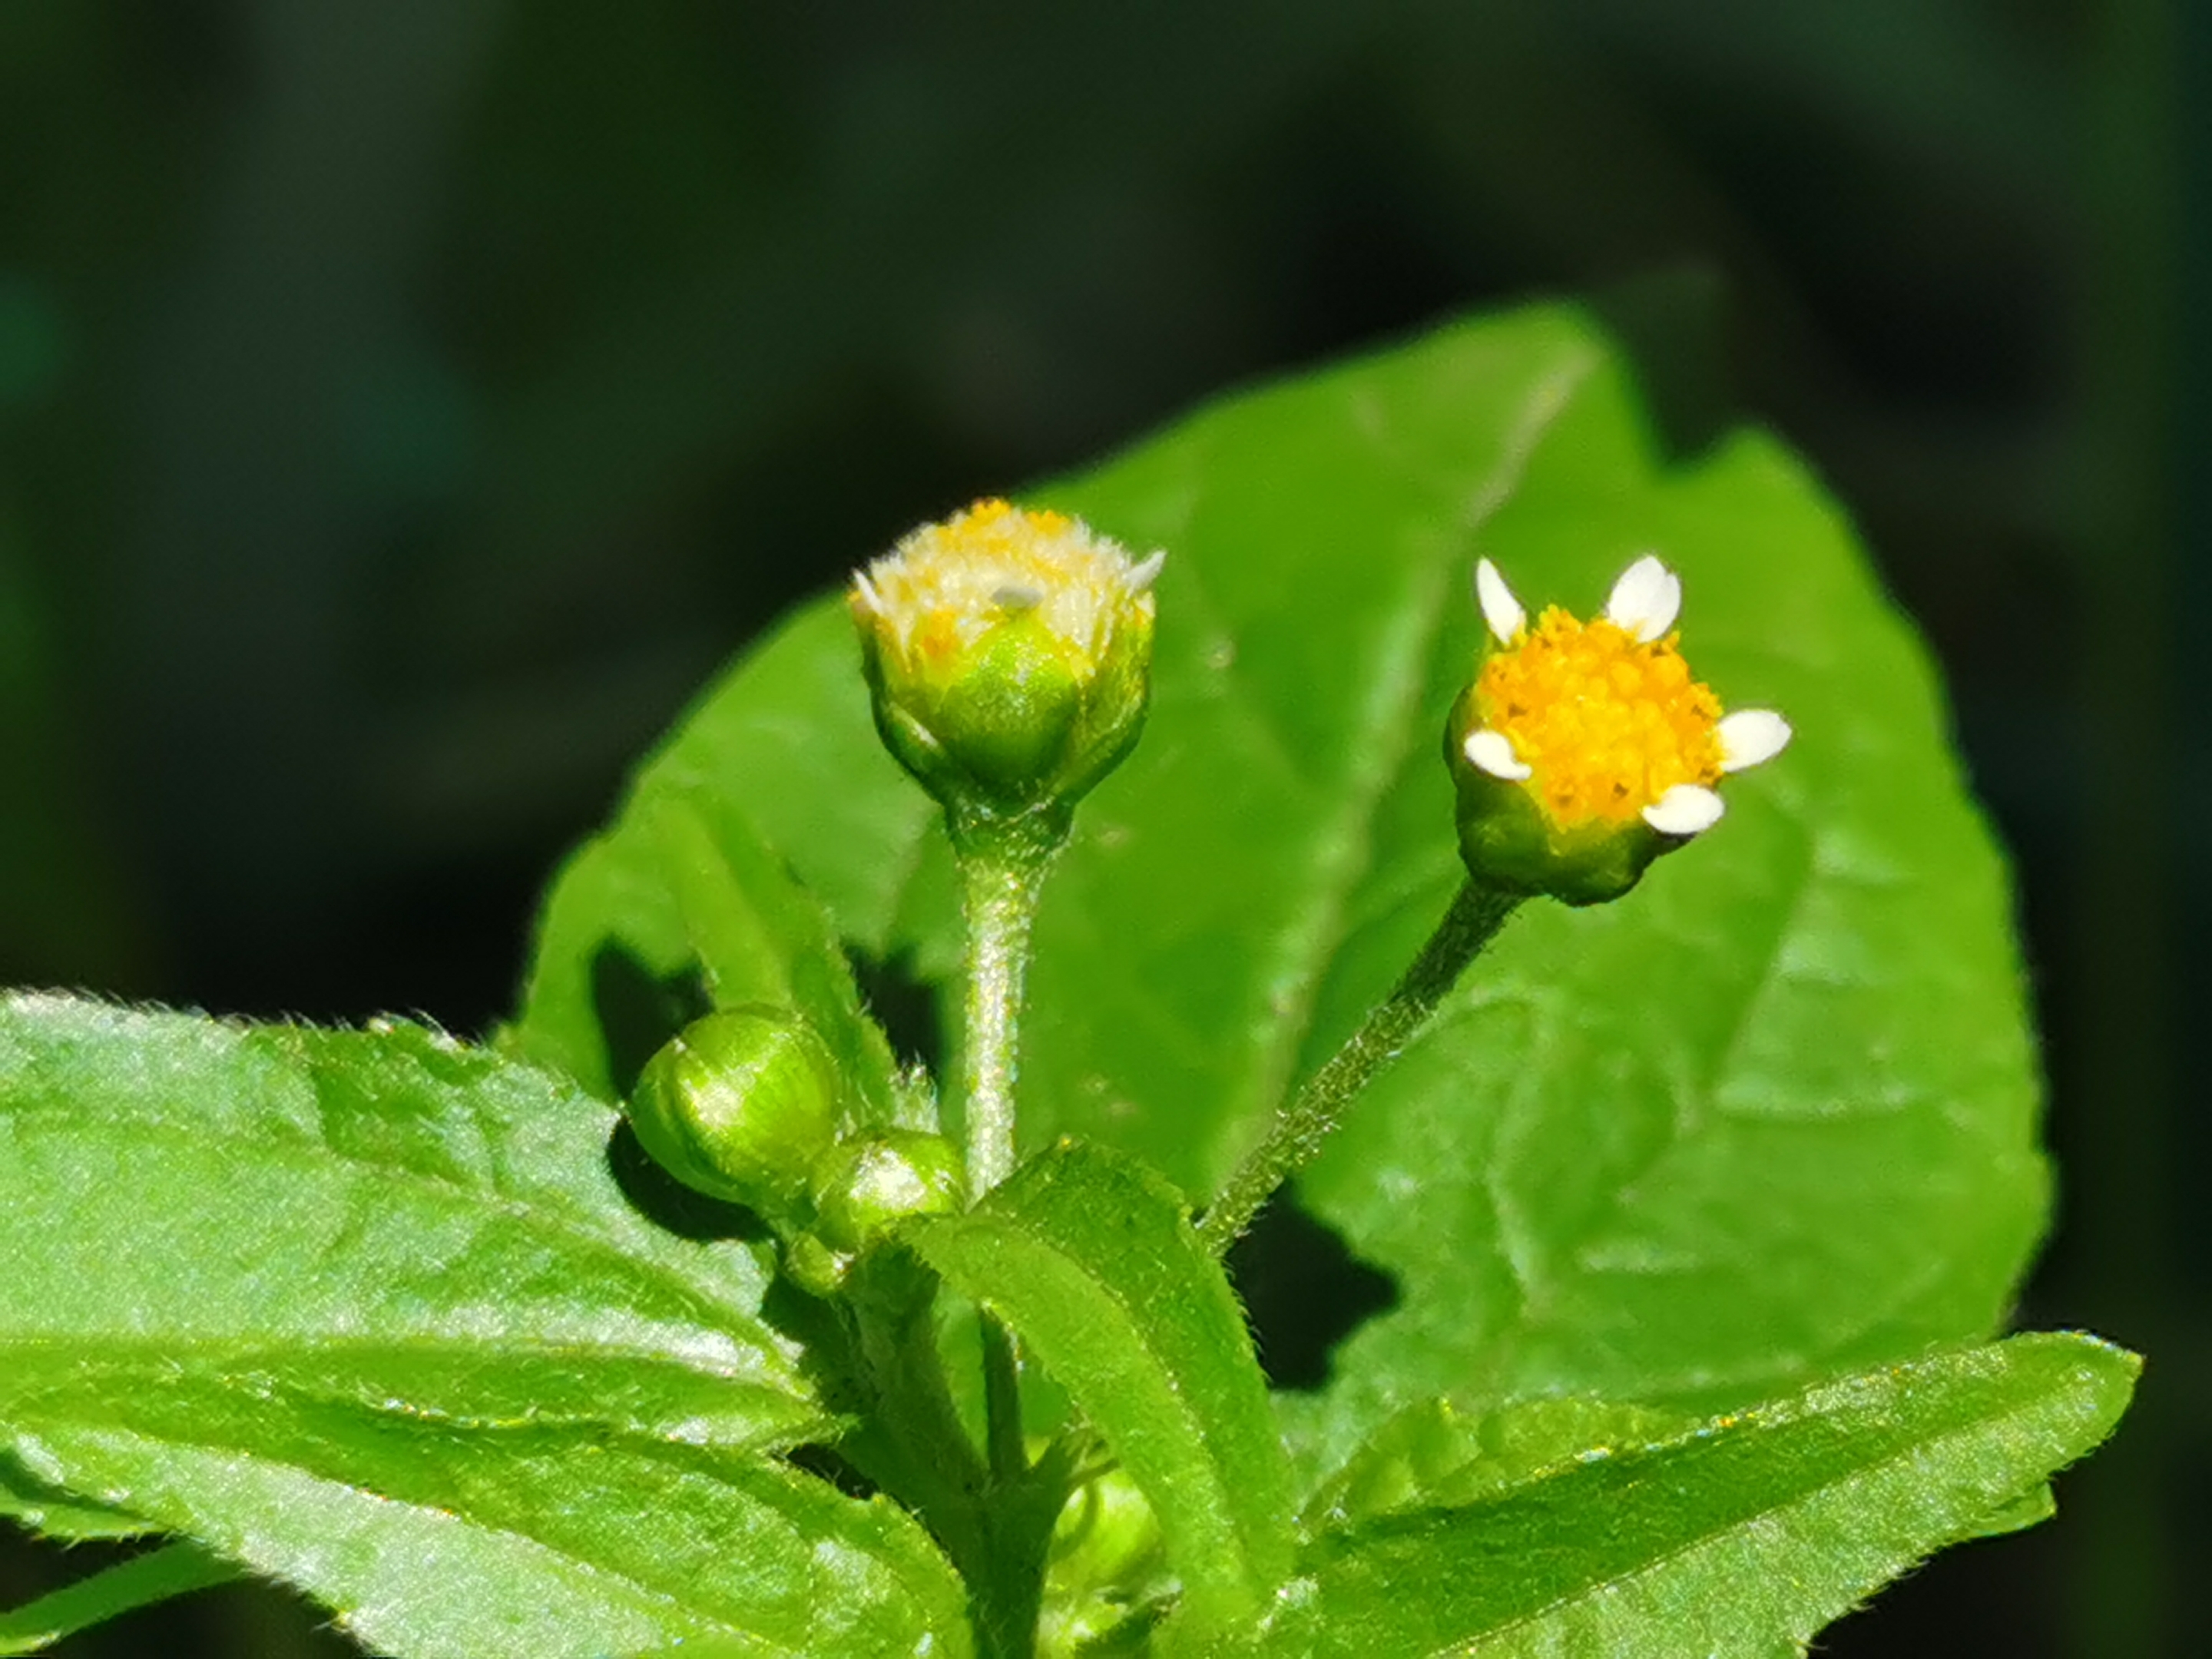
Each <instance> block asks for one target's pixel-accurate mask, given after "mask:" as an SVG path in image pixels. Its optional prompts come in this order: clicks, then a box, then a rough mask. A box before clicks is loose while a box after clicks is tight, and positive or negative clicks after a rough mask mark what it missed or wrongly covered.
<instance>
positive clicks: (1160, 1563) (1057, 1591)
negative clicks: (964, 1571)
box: [1037, 1468, 1166, 1659]
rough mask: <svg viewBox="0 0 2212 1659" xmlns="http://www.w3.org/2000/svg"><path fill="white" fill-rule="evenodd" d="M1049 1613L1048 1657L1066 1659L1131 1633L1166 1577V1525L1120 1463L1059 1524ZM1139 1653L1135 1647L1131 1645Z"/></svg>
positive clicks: (1072, 1501) (1069, 1505) (1041, 1629)
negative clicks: (1162, 1525)
mask: <svg viewBox="0 0 2212 1659" xmlns="http://www.w3.org/2000/svg"><path fill="white" fill-rule="evenodd" d="M1045 1572H1046V1576H1045V1606H1046V1609H1047V1611H1046V1612H1045V1613H1044V1616H1043V1618H1042V1621H1041V1622H1040V1623H1039V1625H1038V1627H1037V1651H1038V1653H1039V1655H1040V1656H1042V1659H1062V1656H1074V1655H1077V1654H1080V1653H1083V1652H1085V1650H1094V1649H1092V1644H1100V1643H1102V1641H1103V1638H1108V1637H1109V1635H1111V1634H1112V1633H1114V1632H1121V1634H1122V1635H1124V1636H1125V1637H1126V1636H1128V1635H1132V1634H1134V1633H1136V1632H1138V1631H1139V1630H1141V1629H1142V1628H1143V1626H1131V1625H1130V1624H1129V1623H1128V1621H1129V1620H1131V1619H1132V1618H1133V1617H1137V1618H1141V1617H1142V1616H1143V1615H1142V1614H1140V1613H1136V1612H1135V1611H1134V1609H1135V1608H1136V1607H1137V1606H1138V1604H1139V1602H1140V1601H1142V1600H1143V1599H1144V1596H1145V1594H1146V1592H1147V1591H1148V1590H1150V1589H1152V1588H1153V1587H1155V1586H1156V1585H1158V1583H1160V1582H1161V1581H1162V1580H1163V1579H1164V1577H1165V1575H1166V1561H1165V1558H1164V1550H1163V1548H1162V1546H1161V1540H1160V1526H1159V1522H1158V1519H1156V1518H1155V1517H1154V1516H1153V1514H1152V1505H1151V1504H1148V1503H1146V1501H1145V1496H1144V1494H1143V1492H1140V1491H1139V1490H1138V1487H1137V1483H1136V1482H1135V1481H1133V1480H1131V1479H1130V1478H1129V1477H1128V1475H1127V1473H1125V1472H1124V1471H1122V1470H1121V1469H1118V1468H1115V1469H1109V1470H1108V1471H1107V1472H1106V1473H1105V1474H1101V1475H1098V1476H1097V1477H1095V1478H1093V1479H1092V1480H1088V1481H1085V1483H1084V1484H1083V1485H1082V1486H1079V1487H1077V1488H1076V1489H1075V1491H1074V1492H1073V1493H1071V1494H1070V1495H1069V1497H1068V1499H1067V1502H1066V1504H1064V1505H1063V1506H1062V1508H1061V1510H1060V1520H1059V1522H1058V1524H1057V1525H1055V1526H1054V1528H1053V1535H1052V1551H1051V1555H1050V1557H1049V1559H1048V1565H1047V1567H1046V1570H1045ZM1133 1650H1134V1649H1133V1648H1132V1649H1131V1651H1133Z"/></svg>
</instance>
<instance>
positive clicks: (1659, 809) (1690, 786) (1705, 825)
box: [1644, 783, 1728, 836]
mask: <svg viewBox="0 0 2212 1659" xmlns="http://www.w3.org/2000/svg"><path fill="white" fill-rule="evenodd" d="M1727 810H1728V808H1727V807H1726V806H1724V805H1723V804H1722V802H1721V798H1720V797H1719V796H1718V795H1716V794H1715V793H1713V792H1712V791H1711V790H1710V789H1708V788H1706V787H1705V785H1703V784H1702V783H1678V784H1676V785H1675V786H1674V787H1673V788H1671V789H1669V790H1668V792H1667V793H1665V794H1663V795H1662V796H1660V797H1659V799H1657V800H1656V801H1653V802H1652V803H1651V805H1649V806H1647V807H1645V808H1644V823H1648V824H1650V826H1651V827H1652V828H1653V829H1656V830H1657V831H1658V832H1659V833H1660V834H1661V835H1662V836H1695V835H1700V834H1702V833H1703V832H1705V830H1707V829H1711V828H1712V827H1713V826H1714V825H1715V824H1717V823H1719V822H1720V821H1721V814H1722V813H1723V812H1724V811H1727Z"/></svg>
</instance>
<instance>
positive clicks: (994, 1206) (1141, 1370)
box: [902, 1144, 1291, 1627]
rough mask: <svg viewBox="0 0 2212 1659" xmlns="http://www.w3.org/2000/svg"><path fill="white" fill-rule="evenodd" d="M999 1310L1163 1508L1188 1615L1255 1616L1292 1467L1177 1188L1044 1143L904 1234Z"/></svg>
mask: <svg viewBox="0 0 2212 1659" xmlns="http://www.w3.org/2000/svg"><path fill="white" fill-rule="evenodd" d="M902 1237H904V1238H905V1239H906V1240H907V1242H908V1243H909V1244H911V1246H912V1247H913V1248H914V1249H915V1251H916V1252H918V1253H919V1254H920V1255H921V1257H922V1258H923V1259H924V1260H925V1261H927V1262H928V1263H929V1264H930V1266H932V1267H934V1268H936V1269H937V1270H938V1272H939V1273H942V1274H943V1275H944V1276H945V1279H946V1281H947V1282H948V1283H950V1284H951V1285H953V1286H954V1287H955V1288H956V1289H957V1290H958V1291H961V1292H962V1293H963V1294H964V1295H966V1296H969V1297H974V1298H975V1300H976V1301H977V1302H979V1303H981V1304H984V1305H985V1306H986V1307H988V1308H990V1309H992V1310H994V1311H995V1312H997V1313H998V1314H999V1315H1000V1316H1001V1317H1002V1318H1004V1319H1005V1321H1006V1323H1007V1324H1008V1325H1010V1326H1011V1327H1012V1328H1013V1329H1014V1330H1015V1331H1016V1332H1017V1333H1018V1334H1019V1335H1020V1336H1021V1338H1022V1340H1023V1342H1024V1345H1025V1346H1027V1347H1028V1349H1029V1350H1030V1352H1033V1353H1034V1354H1035V1356H1036V1358H1037V1359H1038V1360H1039V1361H1041V1362H1042V1364H1043V1365H1044V1367H1045V1369H1046V1370H1048V1371H1050V1372H1051V1373H1052V1375H1053V1376H1054V1379H1055V1380H1056V1381H1057V1382H1058V1383H1060V1386H1061V1387H1063V1388H1064V1389H1066V1390H1067V1392H1068V1394H1069V1395H1070V1396H1071V1397H1073V1400H1074V1401H1075V1402H1076V1404H1077V1405H1078V1406H1079V1407H1081V1408H1082V1410H1083V1413H1084V1414H1085V1417H1087V1418H1088V1419H1090V1421H1091V1424H1092V1425H1094V1426H1095V1427H1096V1428H1097V1430H1098V1431H1099V1433H1100V1434H1101V1435H1102V1436H1103V1437H1104V1438H1105V1440H1106V1442H1107V1443H1108V1445H1109V1447H1111V1449H1113V1451H1114V1453H1115V1455H1116V1456H1117V1457H1118V1458H1119V1459H1120V1460H1121V1465H1122V1467H1123V1468H1124V1469H1126V1470H1127V1473H1128V1475H1129V1478H1130V1479H1131V1480H1133V1481H1134V1482H1135V1483H1136V1485H1137V1486H1138V1488H1139V1490H1140V1491H1141V1492H1143V1493H1144V1494H1145V1497H1146V1499H1147V1500H1148V1501H1149V1502H1150V1503H1151V1504H1152V1512H1153V1514H1154V1515H1156V1516H1158V1520H1159V1525H1160V1531H1161V1534H1162V1538H1163V1541H1164V1547H1165V1550H1166V1553H1167V1558H1168V1561H1169V1565H1170V1566H1171V1567H1172V1568H1173V1569H1174V1570H1175V1571H1176V1576H1177V1577H1179V1578H1180V1579H1181V1580H1182V1593H1183V1605H1184V1616H1185V1617H1186V1619H1187V1620H1189V1621H1190V1622H1191V1623H1192V1624H1194V1625H1195V1626H1200V1627H1205V1626H1212V1625H1217V1624H1219V1623H1222V1622H1225V1621H1228V1620H1237V1619H1242V1618H1247V1617H1249V1616H1250V1615H1252V1614H1253V1613H1255V1612H1256V1611H1257V1610H1258V1608H1259V1607H1260V1606H1261V1604H1262V1602H1263V1601H1264V1599H1265V1598H1266V1597H1267V1595H1268V1594H1269V1593H1270V1592H1271V1591H1272V1590H1273V1588H1274V1586H1275V1585H1276V1583H1279V1581H1280V1579H1281V1577H1282V1576H1283V1574H1284V1573H1285V1571H1287V1569H1288V1567H1289V1564H1290V1550H1291V1491H1290V1479H1289V1468H1288V1465H1287V1463H1286V1462H1285V1459H1284V1456H1283V1449H1282V1445H1281V1443H1280V1440H1279V1437H1278V1436H1277V1431H1276V1429H1275V1425H1274V1419H1273V1415H1272V1413H1270V1412H1269V1410H1268V1406H1267V1389H1266V1385H1265V1383H1263V1382H1262V1380H1261V1376H1260V1370H1259V1366H1258V1364H1256V1363H1255V1360H1254V1358H1253V1356H1252V1342H1251V1338H1250V1337H1249V1335H1248V1334H1247V1333H1246V1331H1245V1328H1244V1322H1243V1315H1242V1313H1241V1311H1240V1310H1239V1309H1238V1307H1237V1298H1236V1296H1235V1294H1234V1293H1233V1292H1232V1291H1231V1290H1230V1288H1229V1282H1228V1280H1227V1279H1225V1277H1224V1276H1223V1274H1222V1272H1221V1268H1220V1266H1219V1264H1218V1262H1216V1261H1215V1260H1214V1259H1213V1256H1212V1254H1211V1253H1210V1252H1209V1251H1208V1250H1207V1249H1206V1248H1205V1246H1204V1245H1203V1244H1201V1243H1200V1242H1199V1240H1198V1237H1197V1235H1196V1234H1195V1233H1194V1231H1192V1229H1191V1226H1190V1220H1189V1215H1188V1210H1187V1208H1186V1207H1185V1206H1184V1204H1183V1202H1182V1197H1181V1195H1180V1194H1177V1193H1176V1191H1175V1190H1174V1189H1173V1188H1171V1187H1170V1186H1169V1185H1168V1184H1167V1182H1164V1181H1163V1180H1161V1179H1160V1177H1159V1176H1158V1175H1156V1174H1154V1173H1153V1172H1152V1171H1151V1170H1147V1169H1146V1168H1145V1167H1144V1166H1143V1165H1141V1164H1137V1163H1135V1162H1134V1161H1133V1160H1132V1159H1129V1158H1126V1157H1124V1156H1122V1155H1120V1154H1117V1153H1114V1152H1109V1151H1107V1150H1105V1149H1104V1148H1102V1147H1096V1146H1079V1145H1073V1144H1069V1145H1062V1146H1055V1147H1054V1148H1052V1149H1051V1150H1049V1151H1048V1152H1044V1153H1042V1155H1040V1156H1039V1157H1037V1158H1035V1159H1033V1160H1031V1161H1030V1163H1029V1164H1025V1165H1024V1167H1023V1168H1022V1169H1021V1170H1018V1171H1017V1172H1016V1174H1015V1175H1014V1176H1013V1178H1012V1179H1011V1180H1010V1181H1008V1182H1006V1183H1005V1184H1003V1185H1001V1186H1000V1187H998V1188H995V1189H994V1191H993V1192H992V1193H991V1194H989V1196H987V1198H986V1199H985V1200H983V1202H982V1203H981V1205H980V1206H977V1207H976V1208H975V1209H974V1210H971V1211H969V1212H968V1213H966V1214H965V1215H960V1216H951V1217H944V1218H932V1219H930V1220H928V1221H926V1222H923V1223H919V1224H916V1225H913V1226H911V1227H909V1228H908V1230H907V1231H905V1232H904V1234H903V1235H902Z"/></svg>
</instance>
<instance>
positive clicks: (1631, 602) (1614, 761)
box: [1444, 554, 1790, 904]
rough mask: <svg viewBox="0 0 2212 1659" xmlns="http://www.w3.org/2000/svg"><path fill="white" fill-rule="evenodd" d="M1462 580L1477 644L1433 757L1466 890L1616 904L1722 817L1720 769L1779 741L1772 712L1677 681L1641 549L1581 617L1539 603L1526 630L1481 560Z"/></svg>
mask: <svg viewBox="0 0 2212 1659" xmlns="http://www.w3.org/2000/svg"><path fill="white" fill-rule="evenodd" d="M1474 587H1475V598H1476V601H1477V603H1478V604H1479V605H1480V606H1481V609H1482V614H1483V618H1484V620H1485V622H1486V623H1487V624H1488V625H1489V635H1490V637H1489V639H1488V641H1486V648H1485V651H1484V653H1483V657H1482V659H1481V661H1480V664H1479V665H1478V669H1477V672H1476V675H1475V678H1474V684H1471V685H1469V686H1468V688H1467V690H1465V691H1463V692H1462V693H1461V694H1460V696H1459V700H1458V701H1457V702H1455V703H1454V704H1453V705H1452V712H1451V718H1450V720H1449V721H1448V722H1447V724H1446V726H1445V729H1444V760H1445V763H1446V764H1447V765H1449V767H1450V769H1451V775H1452V781H1453V784H1454V786H1455V788H1456V790H1457V793H1458V796H1459V813H1458V817H1459V838H1460V853H1461V855H1462V858H1464V859H1465V860H1466V862H1467V867H1468V872H1469V873H1470V874H1471V875H1472V876H1474V878H1475V879H1476V880H1478V881H1480V882H1484V883H1486V884H1489V885H1491V886H1493V887H1498V888H1503V889H1504V890H1508V891H1511V892H1522V893H1549V894H1551V895H1552V896H1554V897H1556V898H1559V899H1563V900H1565V902H1567V903H1569V904H1600V903H1603V902H1606V901H1607V900H1608V899H1616V898H1619V897H1620V896H1621V895H1622V894H1624V893H1626V892H1627V891H1628V890H1629V889H1630V888H1632V887H1633V886H1635V885H1636V884H1637V882H1638V880H1639V879H1641V878H1642V877H1643V874H1644V870H1645V869H1646V868H1647V867H1648V866H1650V863H1651V861H1652V860H1654V859H1656V858H1657V857H1658V856H1659V855H1660V854H1662V853H1669V852H1672V851H1674V849H1675V848H1679V847H1682V846H1685V845H1686V844H1687V843H1688V842H1689V841H1690V840H1691V838H1692V837H1693V836H1699V835H1701V834H1703V833H1704V832H1705V830H1707V829H1711V828H1712V826H1713V825H1714V824H1716V823H1719V822H1720V819H1721V814H1722V811H1723V804H1722V801H1721V797H1720V794H1719V793H1718V790H1717V785H1718V784H1719V783H1720V781H1721V779H1722V778H1723V776H1724V775H1727V774H1729V773H1731V772H1738V771H1741V770H1742V769H1744V768H1745V767H1747V766H1756V765H1758V764H1759V763H1760V762H1761V761H1765V760H1770V759H1771V758H1772V757H1774V756H1776V755H1778V754H1779V753H1780V752H1781V751H1782V749H1783V748H1784V745H1785V744H1788V743H1789V741H1790V725H1789V722H1788V721H1786V720H1784V719H1783V718H1782V717H1781V716H1780V715H1779V714H1775V713H1773V712H1772V711H1771V710H1769V709H1764V708H1744V709H1739V710H1737V711H1736V712H1735V713H1734V714H1726V715H1723V714H1722V713H1721V703H1720V699H1719V698H1718V697H1717V696H1714V695H1713V692H1712V689H1711V687H1709V686H1706V685H1704V684H1700V683H1699V681H1698V680H1697V679H1696V678H1695V677H1694V676H1693V675H1692V673H1691V671H1690V668H1689V665H1688V664H1687V663H1686V661H1685V660H1684V659H1683V657H1682V653H1681V649H1680V637H1679V635H1676V634H1675V633H1674V631H1673V630H1674V619H1675V617H1676V616H1677V615H1678V614H1680V611H1681V606H1682V583H1681V579H1680V577H1678V576H1676V575H1675V574H1674V572H1673V571H1671V570H1669V569H1668V568H1667V567H1666V566H1665V565H1664V564H1662V563H1661V562H1660V561H1659V560H1658V559H1657V558H1656V557H1653V556H1650V555H1648V554H1647V555H1646V556H1644V557H1643V558H1640V559H1638V560H1637V561H1636V562H1635V563H1633V564H1632V565H1631V566H1629V568H1627V570H1626V571H1625V572H1624V573H1623V574H1622V575H1621V578H1620V580H1619V581H1618V582H1616V583H1615V584H1614V585H1613V594H1612V597H1611V598H1610V599H1607V601H1606V607H1605V612H1604V614H1603V615H1602V616H1600V617H1593V618H1592V619H1591V620H1590V621H1589V622H1587V623H1584V622H1580V621H1577V619H1576V618H1575V617H1572V616H1570V615H1569V614H1568V613H1567V612H1566V611H1563V610H1561V609H1560V608H1559V607H1558V606H1557V605H1553V606H1552V607H1551V608H1549V609H1547V611H1545V612H1544V614H1543V615H1542V616H1541V617H1538V618H1537V620H1536V622H1535V623H1534V625H1533V626H1531V625H1530V623H1529V621H1528V613H1527V612H1526V611H1523V610H1522V607H1521V602H1520V601H1519V600H1518V599H1515V598H1514V597H1513V592H1512V590H1511V589H1510V587H1508V586H1506V584H1505V579H1504V577H1503V576H1502V575H1500V574H1498V568H1497V567H1496V566H1495V565H1493V564H1492V563H1491V562H1490V561H1489V560H1487V559H1484V560H1481V561H1480V562H1478V563H1477V564H1476V566H1475V577H1474Z"/></svg>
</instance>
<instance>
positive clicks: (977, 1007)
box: [953, 820, 1065, 1199]
mask: <svg viewBox="0 0 2212 1659" xmlns="http://www.w3.org/2000/svg"><path fill="white" fill-rule="evenodd" d="M1025 830H1029V826H1028V825H1027V822H1026V821H1025V820H1017V821H1016V822H1015V823H1013V824H1012V825H1004V824H1000V823H989V824H986V825H966V826H962V827H959V828H957V829H955V831H954V835H953V846H954V848H955V849H956V850H957V854H958V856H959V861H960V877H961V883H962V887H963V893H962V897H963V902H964V906H963V908H965V910H966V913H967V922H968V982H967V999H966V1003H965V1006H964V1007H963V1011H962V1012H963V1020H962V1033H961V1035H962V1037H963V1047H962V1050H961V1096H962V1099H963V1103H964V1106H965V1112H966V1121H967V1142H968V1145H967V1152H968V1190H969V1194H970V1195H971V1196H972V1197H974V1198H976V1199H981V1197H982V1196H983V1194H986V1193H987V1192H989V1191H990V1190H991V1188H994V1187H995V1186H997V1185H998V1184H999V1183H1000V1182H1002V1181H1004V1180H1005V1179H1006V1177H1007V1176H1010V1175H1012V1173H1013V1172H1014V1080H1015V1077H1016V1075H1017V1073H1018V1070H1019V1056H1020V1051H1021V1017H1022V991H1023V982H1024V980H1025V979H1026V978H1027V976H1028V972H1029V961H1030V926H1031V924H1032V923H1033V922H1034V921H1035V920H1036V903H1037V893H1038V890H1040V889H1041V888H1042V886H1043V884H1044V878H1045V872H1047V871H1048V870H1049V869H1050V868H1051V867H1052V860H1053V856H1054V854H1056V853H1058V852H1059V851H1060V846H1061V845H1062V842H1063V841H1064V838H1065V832H1064V831H1062V832H1060V833H1059V834H1054V835H1050V836H1045V835H1041V834H1038V833H1036V832H1035V831H1033V830H1029V832H1028V833H1024V831H1025Z"/></svg>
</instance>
